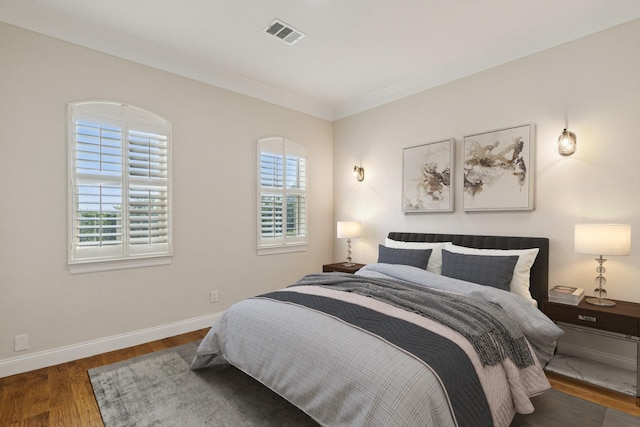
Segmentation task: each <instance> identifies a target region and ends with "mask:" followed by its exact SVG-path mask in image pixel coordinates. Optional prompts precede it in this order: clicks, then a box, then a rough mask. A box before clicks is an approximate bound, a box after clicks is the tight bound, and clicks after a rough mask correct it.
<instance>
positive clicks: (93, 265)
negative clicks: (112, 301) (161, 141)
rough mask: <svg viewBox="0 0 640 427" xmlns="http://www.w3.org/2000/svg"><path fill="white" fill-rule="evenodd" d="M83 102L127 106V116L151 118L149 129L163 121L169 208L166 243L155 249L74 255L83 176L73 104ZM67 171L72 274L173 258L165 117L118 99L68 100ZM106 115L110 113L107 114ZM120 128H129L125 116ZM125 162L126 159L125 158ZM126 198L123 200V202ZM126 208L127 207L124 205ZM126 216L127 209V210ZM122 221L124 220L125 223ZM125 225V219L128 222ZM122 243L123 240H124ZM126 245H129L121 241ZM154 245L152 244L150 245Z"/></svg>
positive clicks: (164, 262)
mask: <svg viewBox="0 0 640 427" xmlns="http://www.w3.org/2000/svg"><path fill="white" fill-rule="evenodd" d="M83 104H94V105H95V106H96V111H99V109H100V108H101V107H102V108H106V109H113V108H117V107H119V108H123V109H126V111H127V113H128V114H129V116H133V117H134V121H138V122H140V120H142V121H144V120H147V119H149V120H151V121H150V122H149V124H150V125H151V126H150V127H147V126H146V125H145V127H144V128H145V129H147V130H148V129H152V128H153V127H154V126H155V125H158V126H160V125H159V123H163V125H162V126H161V128H162V131H163V134H166V137H167V141H168V153H167V165H166V166H167V179H166V181H165V182H164V184H166V188H167V196H168V197H167V203H166V208H167V211H168V218H167V226H168V236H167V243H166V244H162V245H159V246H160V247H161V249H160V250H159V251H158V252H157V253H154V252H151V251H146V252H145V253H139V251H137V250H136V248H129V247H124V248H123V249H122V251H118V253H117V254H105V256H96V257H87V258H82V257H74V250H75V245H74V243H73V239H74V214H73V210H74V208H75V207H74V205H75V187H76V184H77V181H78V180H80V181H81V180H82V176H81V174H80V173H78V172H77V171H76V158H75V153H76V139H75V126H76V115H75V114H74V111H75V107H77V106H81V105H83ZM67 111H68V118H67V122H68V132H67V133H68V147H69V149H68V162H69V163H68V165H69V166H68V171H69V180H68V182H69V190H68V208H69V213H68V215H67V216H68V239H69V243H68V267H69V271H70V273H71V274H77V273H89V272H96V271H108V270H119V269H126V268H138V267H148V266H156V265H167V264H170V263H171V262H172V257H173V224H172V223H173V207H172V199H173V197H172V175H173V174H172V160H171V159H172V151H173V149H172V138H171V123H170V122H168V121H167V120H165V119H164V118H162V117H160V116H158V115H157V114H155V113H153V112H150V111H146V110H144V109H142V108H139V107H135V106H131V105H126V104H122V103H117V102H110V101H81V102H74V103H70V104H68V108H67ZM106 115H107V116H109V113H107V114H106ZM96 120H97V121H99V122H100V123H111V122H112V121H113V120H112V119H110V118H106V119H105V118H103V117H100V115H99V114H98V116H97V117H96ZM118 124H119V125H120V126H122V127H123V129H128V126H127V125H128V123H127V119H126V118H125V119H124V120H122V121H121V122H119V123H118ZM126 138H127V136H126V135H124V134H123V140H125V139H126ZM122 150H123V152H122V156H123V158H124V157H125V156H126V154H127V153H126V150H125V148H124V147H123V149H122ZM125 162H126V161H125ZM122 174H123V175H126V173H125V170H123V171H122ZM121 185H122V187H123V188H125V186H127V187H128V185H129V177H128V176H123V178H122V184H121ZM125 203H126V201H124V200H123V204H125ZM127 210H128V209H127ZM126 215H127V216H128V213H127V214H126ZM124 225H125V224H123V226H124ZM126 225H128V220H127V224H126ZM123 245H124V244H123ZM124 246H129V245H124ZM152 246H155V245H152Z"/></svg>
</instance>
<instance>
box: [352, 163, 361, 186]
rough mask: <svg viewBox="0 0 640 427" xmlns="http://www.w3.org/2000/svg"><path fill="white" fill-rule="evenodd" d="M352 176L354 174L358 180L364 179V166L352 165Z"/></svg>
mask: <svg viewBox="0 0 640 427" xmlns="http://www.w3.org/2000/svg"><path fill="white" fill-rule="evenodd" d="M353 176H355V177H356V179H357V180H358V181H359V182H362V181H364V168H363V167H362V166H354V167H353Z"/></svg>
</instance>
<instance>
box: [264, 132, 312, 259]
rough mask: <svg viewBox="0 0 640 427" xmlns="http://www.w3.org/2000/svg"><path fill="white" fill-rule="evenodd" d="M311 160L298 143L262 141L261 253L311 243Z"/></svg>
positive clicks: (283, 140) (298, 247) (299, 247)
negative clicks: (309, 182) (309, 231)
mask: <svg viewBox="0 0 640 427" xmlns="http://www.w3.org/2000/svg"><path fill="white" fill-rule="evenodd" d="M306 176H307V157H306V153H305V150H304V148H303V147H302V146H300V145H299V144H297V143H295V142H294V141H291V140H288V139H285V138H280V137H274V138H265V139H262V140H260V141H258V250H259V253H266V252H261V249H274V248H276V249H283V248H297V249H298V250H300V249H303V247H304V245H306V243H307V203H306V201H307V178H306Z"/></svg>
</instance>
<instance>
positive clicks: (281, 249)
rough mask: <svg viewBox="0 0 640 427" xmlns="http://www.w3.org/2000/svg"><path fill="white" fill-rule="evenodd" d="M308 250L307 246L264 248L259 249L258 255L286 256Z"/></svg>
mask: <svg viewBox="0 0 640 427" xmlns="http://www.w3.org/2000/svg"><path fill="white" fill-rule="evenodd" d="M306 250H307V245H306V244H300V245H288V246H272V247H262V248H258V249H257V253H258V255H274V254H286V253H290V252H304V251H306Z"/></svg>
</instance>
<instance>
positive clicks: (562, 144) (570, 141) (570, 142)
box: [558, 129, 577, 156]
mask: <svg viewBox="0 0 640 427" xmlns="http://www.w3.org/2000/svg"><path fill="white" fill-rule="evenodd" d="M576 144H577V142H576V134H575V133H573V132H569V131H568V130H567V129H565V130H563V131H562V133H561V134H560V137H559V138H558V153H560V154H561V155H563V156H570V155H572V154H573V153H575V152H576Z"/></svg>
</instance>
